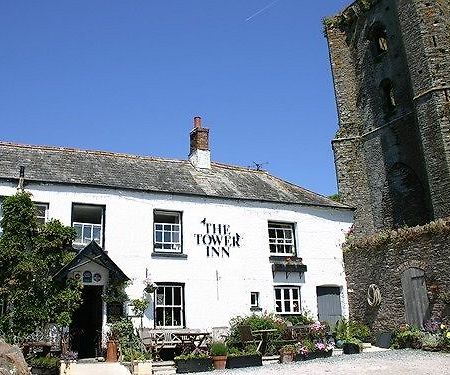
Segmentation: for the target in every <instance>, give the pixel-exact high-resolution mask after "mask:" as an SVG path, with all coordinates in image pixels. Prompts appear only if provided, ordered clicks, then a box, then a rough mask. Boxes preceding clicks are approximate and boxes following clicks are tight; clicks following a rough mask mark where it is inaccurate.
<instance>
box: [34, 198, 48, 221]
mask: <svg viewBox="0 0 450 375" xmlns="http://www.w3.org/2000/svg"><path fill="white" fill-rule="evenodd" d="M34 205H35V206H36V219H37V222H38V223H39V224H45V223H46V222H47V220H48V204H47V203H35V204H34Z"/></svg>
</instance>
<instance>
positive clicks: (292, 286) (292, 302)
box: [273, 285, 302, 315]
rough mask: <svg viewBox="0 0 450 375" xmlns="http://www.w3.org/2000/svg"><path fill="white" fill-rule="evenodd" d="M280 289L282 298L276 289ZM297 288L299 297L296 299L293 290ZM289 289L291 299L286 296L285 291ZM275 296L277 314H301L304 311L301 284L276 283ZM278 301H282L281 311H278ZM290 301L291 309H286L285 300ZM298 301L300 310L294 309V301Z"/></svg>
mask: <svg viewBox="0 0 450 375" xmlns="http://www.w3.org/2000/svg"><path fill="white" fill-rule="evenodd" d="M277 289H279V290H280V299H277V293H276V290H277ZM294 289H296V290H297V293H298V298H297V299H294V293H293V290H294ZM285 290H289V299H286V298H285V296H284V291H285ZM273 296H274V302H275V314H278V315H300V314H301V313H302V298H301V297H302V294H301V286H300V285H274V287H273ZM277 301H280V307H281V311H277ZM286 301H290V311H286V309H285V302H286ZM295 302H297V303H298V311H294V303H295Z"/></svg>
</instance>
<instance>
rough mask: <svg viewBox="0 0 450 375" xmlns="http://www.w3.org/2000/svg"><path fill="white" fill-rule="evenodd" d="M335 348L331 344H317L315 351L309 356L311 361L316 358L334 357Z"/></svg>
mask: <svg viewBox="0 0 450 375" xmlns="http://www.w3.org/2000/svg"><path fill="white" fill-rule="evenodd" d="M333 348H334V346H333V345H332V344H329V343H324V342H320V341H319V342H316V343H315V344H314V351H313V352H312V353H310V354H309V356H310V359H314V358H327V357H331V356H332V355H333Z"/></svg>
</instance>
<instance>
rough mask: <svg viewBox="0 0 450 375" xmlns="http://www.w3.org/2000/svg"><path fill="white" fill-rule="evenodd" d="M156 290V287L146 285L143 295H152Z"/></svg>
mask: <svg viewBox="0 0 450 375" xmlns="http://www.w3.org/2000/svg"><path fill="white" fill-rule="evenodd" d="M156 289H158V287H157V286H156V285H147V286H146V287H145V288H144V292H145V293H148V294H151V293H153V292H154V291H155V290H156Z"/></svg>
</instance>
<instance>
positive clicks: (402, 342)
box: [391, 325, 423, 349]
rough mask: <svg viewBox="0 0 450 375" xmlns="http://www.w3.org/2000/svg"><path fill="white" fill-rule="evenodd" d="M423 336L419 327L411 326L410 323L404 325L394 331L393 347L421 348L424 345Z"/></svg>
mask: <svg viewBox="0 0 450 375" xmlns="http://www.w3.org/2000/svg"><path fill="white" fill-rule="evenodd" d="M422 336H423V334H422V332H420V331H419V330H418V329H417V328H414V327H413V328H410V327H409V326H408V325H403V326H401V327H400V328H399V329H398V330H397V331H395V332H394V337H393V339H392V341H391V347H392V348H393V349H406V348H413V349H420V348H421V347H422Z"/></svg>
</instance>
